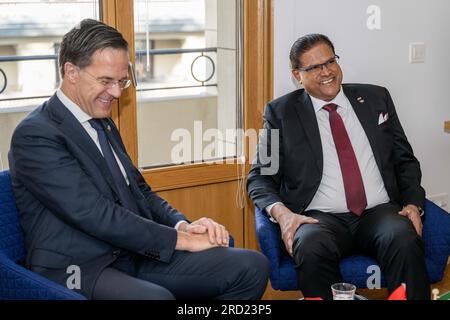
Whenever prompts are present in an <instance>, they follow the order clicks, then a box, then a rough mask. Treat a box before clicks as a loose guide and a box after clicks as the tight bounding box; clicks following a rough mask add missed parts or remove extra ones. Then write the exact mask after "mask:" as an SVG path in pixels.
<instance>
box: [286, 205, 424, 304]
mask: <svg viewBox="0 0 450 320" xmlns="http://www.w3.org/2000/svg"><path fill="white" fill-rule="evenodd" d="M400 209H401V208H400V207H399V206H397V205H395V204H392V203H387V204H382V205H379V206H377V207H375V208H372V209H368V210H365V211H364V212H363V214H362V215H361V216H360V217H358V216H356V215H354V214H352V213H337V214H335V213H324V212H320V211H316V210H312V211H307V212H305V213H304V214H305V215H307V216H310V217H313V218H315V219H317V220H319V223H318V224H304V225H301V226H300V228H299V229H298V230H297V232H296V234H295V237H294V245H293V248H294V260H295V262H296V265H297V278H298V285H299V287H300V289H301V290H302V292H303V295H304V296H306V297H323V298H325V299H332V295H331V289H330V286H331V285H332V284H333V283H336V282H342V281H343V279H342V275H341V273H340V269H339V263H340V260H341V259H342V258H344V257H346V256H348V255H351V254H355V253H360V254H365V255H368V256H371V257H373V258H374V259H375V260H376V261H377V262H378V264H379V266H380V268H381V272H383V275H384V276H385V279H386V283H387V289H388V291H389V292H392V291H393V290H395V289H396V288H397V287H398V286H399V285H400V284H401V283H406V293H407V299H408V300H410V299H428V300H429V299H430V284H429V280H428V274H427V270H426V266H425V259H424V248H423V242H422V238H421V237H420V236H418V235H417V233H416V231H415V229H414V226H413V224H412V223H411V221H410V220H409V219H408V218H406V217H403V216H401V215H399V214H398V212H399V211H400ZM369 276H370V275H368V277H369Z"/></svg>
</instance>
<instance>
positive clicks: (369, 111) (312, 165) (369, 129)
mask: <svg viewBox="0 0 450 320" xmlns="http://www.w3.org/2000/svg"><path fill="white" fill-rule="evenodd" d="M338 58H339V56H337V55H336V53H335V50H334V45H333V43H332V42H331V41H330V39H329V38H328V37H326V36H324V35H322V34H309V35H306V36H304V37H301V38H299V39H298V40H297V41H295V43H294V44H293V46H292V48H291V52H290V61H291V69H292V75H293V76H294V77H295V79H296V80H297V82H298V83H299V84H300V85H302V86H303V88H302V89H299V90H296V91H294V92H291V93H289V94H287V95H285V96H282V97H280V98H278V99H276V100H274V101H271V102H269V103H268V104H267V106H266V108H265V111H264V120H265V121H264V128H265V129H267V131H266V135H268V136H267V137H262V139H261V141H262V143H261V145H260V146H258V153H257V155H256V159H255V161H254V164H253V166H252V168H251V170H250V174H249V177H248V183H247V187H248V193H249V196H250V197H251V198H252V199H253V201H254V202H255V204H256V206H257V207H258V208H260V209H261V210H264V211H265V212H266V213H267V214H268V216H269V217H270V219H271V220H272V221H273V222H274V223H278V224H279V226H280V230H281V236H282V240H283V242H284V246H285V248H286V251H287V252H288V253H289V254H290V255H291V256H292V257H293V258H294V260H295V262H296V264H297V281H298V286H299V288H300V289H301V290H302V291H303V294H304V296H306V297H323V298H326V299H331V297H332V296H331V288H330V286H331V285H332V284H334V283H338V282H342V276H341V274H340V269H339V262H340V260H341V259H342V258H343V257H346V256H348V255H351V254H354V253H356V252H359V253H361V252H362V253H364V254H366V255H370V256H372V257H373V258H375V259H376V260H377V262H378V263H379V265H380V266H381V270H382V271H383V273H384V275H385V278H386V282H387V287H388V290H389V291H390V292H392V291H393V290H394V289H395V288H397V287H398V286H400V284H401V283H406V289H407V296H408V299H429V298H430V287H429V282H428V276H427V270H426V267H425V260H424V249H423V243H422V238H421V233H422V221H421V216H422V214H423V211H422V209H421V208H422V207H423V205H424V201H425V191H424V190H423V188H422V187H421V185H420V180H421V171H420V165H419V162H418V161H417V159H416V158H415V156H414V154H413V151H412V148H411V146H410V144H409V143H408V140H407V138H406V136H405V134H404V132H403V129H402V126H401V124H400V121H399V119H398V116H397V113H396V111H395V107H394V103H393V101H392V99H391V96H390V94H389V92H388V91H387V89H386V88H383V87H379V86H375V85H364V84H342V79H343V75H342V70H341V67H340V66H339V64H338ZM272 130H279V136H280V137H281V141H280V143H279V146H280V147H279V150H278V151H279V152H278V157H275V156H273V155H272V156H271V158H274V159H276V160H278V161H279V166H276V165H275V166H276V167H279V168H280V169H279V170H278V172H277V173H276V174H274V175H271V176H267V175H265V174H264V171H263V170H262V169H264V168H265V167H271V166H273V164H271V163H267V161H261V160H260V158H261V159H264V156H263V155H264V154H265V153H262V152H263V151H264V150H272V148H271V145H265V144H269V143H270V142H271V141H272V139H271V137H270V134H271V132H272ZM263 144H264V145H263ZM260 153H262V156H261V157H260V155H259V154H260ZM368 276H369V275H368Z"/></svg>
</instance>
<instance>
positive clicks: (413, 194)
mask: <svg viewBox="0 0 450 320" xmlns="http://www.w3.org/2000/svg"><path fill="white" fill-rule="evenodd" d="M385 91H386V103H387V108H388V113H389V119H390V125H391V128H392V132H393V143H394V146H393V162H394V170H395V175H396V180H397V185H398V188H399V191H400V195H401V197H402V201H403V203H402V205H407V204H414V205H416V206H419V207H421V208H424V206H425V190H424V189H423V188H422V187H421V185H420V183H421V179H422V173H421V170H420V164H419V161H418V160H417V159H416V157H415V156H414V153H413V150H412V147H411V145H410V144H409V142H408V139H407V138H406V135H405V132H404V131H403V128H402V125H401V123H400V120H399V118H398V116H397V112H396V111H395V106H394V102H393V101H392V98H391V95H390V94H389V92H388V90H387V89H385Z"/></svg>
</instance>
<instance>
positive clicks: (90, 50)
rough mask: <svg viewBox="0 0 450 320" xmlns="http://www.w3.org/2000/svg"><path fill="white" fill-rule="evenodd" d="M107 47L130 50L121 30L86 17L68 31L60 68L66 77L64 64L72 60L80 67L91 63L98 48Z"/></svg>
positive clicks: (61, 50) (60, 59)
mask: <svg viewBox="0 0 450 320" xmlns="http://www.w3.org/2000/svg"><path fill="white" fill-rule="evenodd" d="M105 48H114V49H123V50H126V51H128V42H127V41H126V40H125V39H124V38H123V36H122V34H120V32H119V31H117V30H116V29H114V28H113V27H110V26H108V25H106V24H104V23H102V22H100V21H97V20H93V19H84V20H82V21H81V22H80V24H79V25H77V26H75V27H74V28H73V29H72V30H70V31H69V32H68V33H66V34H65V35H64V37H63V39H62V42H61V47H60V49H59V69H60V72H61V76H62V77H64V64H65V63H66V62H71V63H73V64H74V65H76V66H77V67H79V68H84V67H87V66H88V65H90V64H91V62H92V61H91V58H92V56H93V55H94V53H95V52H96V51H97V50H102V49H105Z"/></svg>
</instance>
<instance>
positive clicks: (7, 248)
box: [0, 171, 85, 300]
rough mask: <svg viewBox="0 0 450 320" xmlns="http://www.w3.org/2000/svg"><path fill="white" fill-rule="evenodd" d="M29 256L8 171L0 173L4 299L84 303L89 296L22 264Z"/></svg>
mask: <svg viewBox="0 0 450 320" xmlns="http://www.w3.org/2000/svg"><path fill="white" fill-rule="evenodd" d="M24 257H25V247H24V243H23V233H22V229H21V227H20V224H19V217H18V214H17V208H16V205H15V202H14V198H13V194H12V190H11V180H10V177H9V173H8V171H3V172H0V300H4V299H20V300H25V299H32V300H84V299H85V297H84V296H82V295H80V294H78V293H76V292H73V291H71V290H69V289H67V288H65V287H63V286H61V285H59V284H57V283H55V282H52V281H50V280H48V279H46V278H44V277H42V276H40V275H38V274H36V273H34V272H31V271H30V270H28V269H25V268H24V267H22V266H21V265H20V264H19V263H18V262H19V261H23V259H24Z"/></svg>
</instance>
